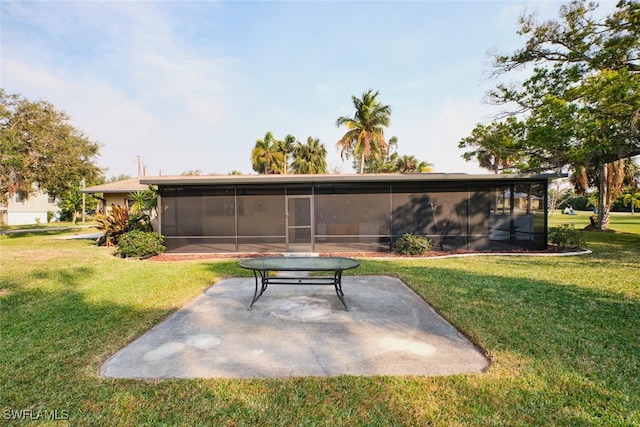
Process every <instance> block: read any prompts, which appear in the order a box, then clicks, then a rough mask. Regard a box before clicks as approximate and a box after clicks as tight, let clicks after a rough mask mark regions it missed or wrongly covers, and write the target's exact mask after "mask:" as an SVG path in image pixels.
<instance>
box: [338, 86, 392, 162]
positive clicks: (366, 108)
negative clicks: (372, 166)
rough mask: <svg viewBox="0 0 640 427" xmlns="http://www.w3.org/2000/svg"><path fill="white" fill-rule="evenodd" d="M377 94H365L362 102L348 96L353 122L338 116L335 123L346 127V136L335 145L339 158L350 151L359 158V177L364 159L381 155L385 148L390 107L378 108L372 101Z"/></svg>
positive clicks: (379, 106)
mask: <svg viewBox="0 0 640 427" xmlns="http://www.w3.org/2000/svg"><path fill="white" fill-rule="evenodd" d="M377 97H378V92H377V91H376V92H373V91H372V90H369V91H367V92H365V93H363V94H362V99H359V98H357V97H355V96H352V97H351V99H352V100H353V106H354V107H355V109H356V113H355V115H354V117H353V118H351V117H347V116H342V117H338V120H336V126H338V127H340V126H343V125H344V126H346V127H347V129H348V130H347V133H345V134H344V136H343V137H342V138H341V139H340V140H339V141H338V142H337V144H336V147H337V148H339V149H340V156H341V157H343V158H344V154H345V153H348V152H349V151H351V150H353V152H354V153H355V154H356V155H357V156H359V157H360V173H364V163H365V159H366V158H369V157H371V156H374V157H376V158H378V157H380V155H382V154H383V153H384V152H385V150H386V147H387V142H386V141H385V139H384V128H385V127H387V126H389V120H390V116H391V107H389V106H388V105H382V104H380V103H379V102H378V101H377V100H376V98H377Z"/></svg>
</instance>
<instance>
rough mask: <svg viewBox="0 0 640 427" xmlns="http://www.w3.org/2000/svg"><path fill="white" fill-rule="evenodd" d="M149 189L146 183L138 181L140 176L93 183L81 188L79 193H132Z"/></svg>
mask: <svg viewBox="0 0 640 427" xmlns="http://www.w3.org/2000/svg"><path fill="white" fill-rule="evenodd" d="M147 189H149V186H148V185H146V184H141V183H140V178H131V179H123V180H122V181H114V182H108V183H106V184H100V185H94V186H93V187H87V188H85V189H84V190H81V191H80V192H81V193H132V192H134V191H144V190H147Z"/></svg>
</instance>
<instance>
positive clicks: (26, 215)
mask: <svg viewBox="0 0 640 427" xmlns="http://www.w3.org/2000/svg"><path fill="white" fill-rule="evenodd" d="M58 202H59V200H58V199H56V198H55V197H51V196H49V195H48V194H47V193H44V192H41V191H37V192H36V193H34V194H31V195H30V196H28V197H27V196H25V195H23V194H21V193H15V194H13V195H12V196H11V197H9V199H8V200H7V202H6V203H0V225H29V224H46V223H48V222H50V221H51V220H55V219H57V218H59V213H60V208H59V207H58Z"/></svg>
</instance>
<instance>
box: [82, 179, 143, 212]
mask: <svg viewBox="0 0 640 427" xmlns="http://www.w3.org/2000/svg"><path fill="white" fill-rule="evenodd" d="M148 189H149V186H148V185H144V184H140V179H139V178H131V179H124V180H122V181H114V182H108V183H106V184H100V185H94V186H92V187H87V188H85V189H84V190H81V192H82V193H87V194H93V195H94V197H96V198H98V200H100V203H99V206H98V211H100V212H106V211H107V210H108V209H109V208H110V207H111V205H115V206H123V207H124V206H129V205H130V200H129V194H130V193H134V192H136V191H145V190H148ZM98 194H101V196H98Z"/></svg>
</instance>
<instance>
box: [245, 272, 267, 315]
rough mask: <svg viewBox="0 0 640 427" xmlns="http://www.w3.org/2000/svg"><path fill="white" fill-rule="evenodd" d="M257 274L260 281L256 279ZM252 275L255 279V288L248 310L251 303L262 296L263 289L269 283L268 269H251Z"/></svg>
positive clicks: (251, 306)
mask: <svg viewBox="0 0 640 427" xmlns="http://www.w3.org/2000/svg"><path fill="white" fill-rule="evenodd" d="M258 275H260V281H258ZM253 276H254V277H255V279H256V290H255V292H254V293H253V301H251V305H249V310H251V308H253V304H254V303H255V302H256V301H258V299H259V298H260V297H261V296H262V294H263V293H264V291H266V290H267V286H268V285H269V271H268V270H264V271H263V270H258V271H256V270H253ZM258 283H260V292H258Z"/></svg>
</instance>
